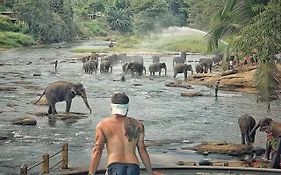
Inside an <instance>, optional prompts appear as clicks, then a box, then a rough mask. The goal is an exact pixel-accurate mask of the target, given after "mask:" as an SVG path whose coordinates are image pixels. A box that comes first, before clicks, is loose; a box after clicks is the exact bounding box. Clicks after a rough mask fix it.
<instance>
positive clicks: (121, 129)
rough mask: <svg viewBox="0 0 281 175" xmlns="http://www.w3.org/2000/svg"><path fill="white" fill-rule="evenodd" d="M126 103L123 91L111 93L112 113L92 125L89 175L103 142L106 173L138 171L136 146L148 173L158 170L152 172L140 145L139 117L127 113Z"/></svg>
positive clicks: (141, 128) (117, 174) (123, 174)
mask: <svg viewBox="0 0 281 175" xmlns="http://www.w3.org/2000/svg"><path fill="white" fill-rule="evenodd" d="M128 107H129V98H128V96H127V95H126V94H125V93H116V94H113V95H112V97H111V110H112V115H111V116H110V117H108V118H105V119H103V120H102V121H100V122H99V123H98V125H97V127H96V142H95V146H94V148H93V150H92V155H91V161H90V169H89V175H93V174H95V173H96V170H97V168H98V165H99V161H100V159H101V156H102V151H103V148H104V145H105V144H106V149H107V163H106V164H107V172H106V174H107V175H113V174H114V175H139V174H140V170H139V161H138V158H137V156H136V154H135V150H136V148H137V149H138V152H139V155H140V158H141V160H142V162H143V164H144V166H145V168H146V170H147V172H148V174H149V175H157V174H160V173H157V172H152V168H151V163H150V158H149V155H148V152H147V150H146V147H145V145H144V126H143V124H142V123H141V122H140V121H138V120H136V119H133V118H130V117H127V112H128Z"/></svg>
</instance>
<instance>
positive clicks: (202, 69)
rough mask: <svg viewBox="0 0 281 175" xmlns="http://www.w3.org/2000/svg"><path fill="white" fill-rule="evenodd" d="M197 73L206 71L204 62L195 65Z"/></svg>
mask: <svg viewBox="0 0 281 175" xmlns="http://www.w3.org/2000/svg"><path fill="white" fill-rule="evenodd" d="M195 70H196V73H203V72H204V66H203V64H202V63H198V64H196V65H195Z"/></svg>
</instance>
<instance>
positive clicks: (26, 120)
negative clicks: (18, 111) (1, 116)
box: [12, 117, 37, 125]
mask: <svg viewBox="0 0 281 175" xmlns="http://www.w3.org/2000/svg"><path fill="white" fill-rule="evenodd" d="M12 123H13V124H14V125H36V124H37V121H36V120H35V119H34V118H32V117H23V118H17V119H15V120H13V121H12Z"/></svg>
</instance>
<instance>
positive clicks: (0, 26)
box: [0, 20, 15, 31]
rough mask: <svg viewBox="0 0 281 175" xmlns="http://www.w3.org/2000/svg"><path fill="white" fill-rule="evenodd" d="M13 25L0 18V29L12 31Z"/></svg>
mask: <svg viewBox="0 0 281 175" xmlns="http://www.w3.org/2000/svg"><path fill="white" fill-rule="evenodd" d="M14 30H15V29H14V27H13V26H12V24H11V23H9V22H7V21H1V20H0V31H14Z"/></svg>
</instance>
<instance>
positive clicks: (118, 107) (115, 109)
mask: <svg viewBox="0 0 281 175" xmlns="http://www.w3.org/2000/svg"><path fill="white" fill-rule="evenodd" d="M128 109H129V104H113V103H111V110H112V112H111V113H112V114H119V115H124V116H125V115H127V112H128Z"/></svg>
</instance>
